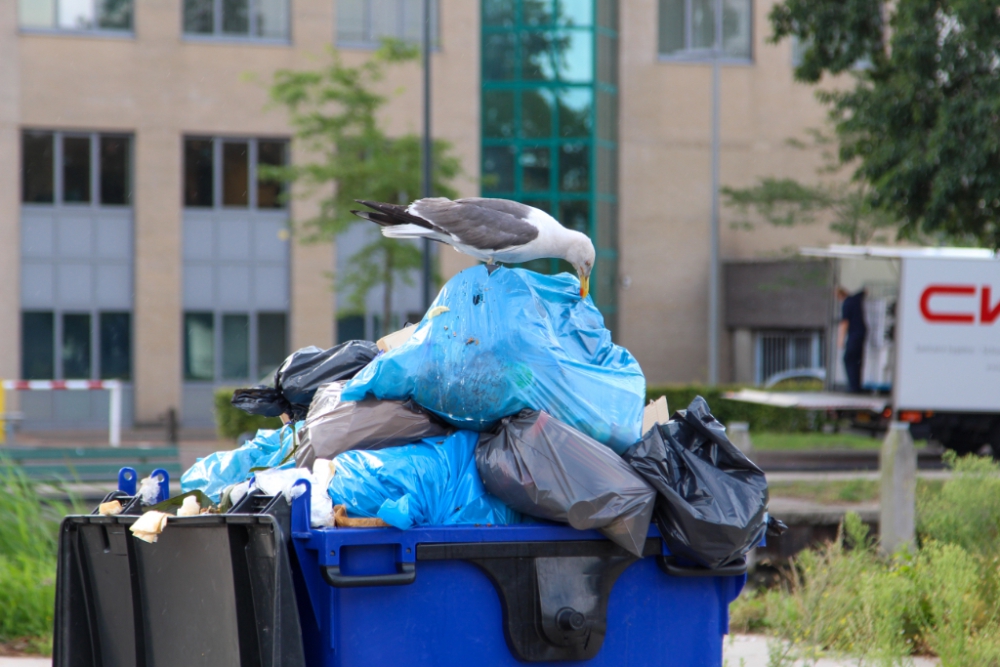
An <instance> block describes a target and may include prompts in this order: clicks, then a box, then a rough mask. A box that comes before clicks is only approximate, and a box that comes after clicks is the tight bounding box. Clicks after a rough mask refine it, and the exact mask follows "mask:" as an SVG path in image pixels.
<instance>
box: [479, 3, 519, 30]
mask: <svg viewBox="0 0 1000 667" xmlns="http://www.w3.org/2000/svg"><path fill="white" fill-rule="evenodd" d="M514 4H515V0H486V1H485V2H484V3H483V25H488V26H512V25H514Z"/></svg>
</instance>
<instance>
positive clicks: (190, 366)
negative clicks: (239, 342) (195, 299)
mask: <svg viewBox="0 0 1000 667" xmlns="http://www.w3.org/2000/svg"><path fill="white" fill-rule="evenodd" d="M214 378H215V325H214V320H213V316H212V313H184V379H186V380H212V379H214Z"/></svg>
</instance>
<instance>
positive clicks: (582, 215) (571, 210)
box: [559, 199, 590, 234]
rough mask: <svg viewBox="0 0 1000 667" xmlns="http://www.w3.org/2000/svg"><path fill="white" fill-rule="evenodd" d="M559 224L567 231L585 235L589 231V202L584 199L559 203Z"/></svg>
mask: <svg viewBox="0 0 1000 667" xmlns="http://www.w3.org/2000/svg"><path fill="white" fill-rule="evenodd" d="M559 222H561V223H562V226H563V227H566V228H567V229H575V230H576V231H578V232H582V233H584V234H586V233H587V232H588V230H589V229H590V202H589V201H587V200H586V199H579V200H577V199H573V200H568V201H562V202H560V203H559Z"/></svg>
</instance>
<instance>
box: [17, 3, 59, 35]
mask: <svg viewBox="0 0 1000 667" xmlns="http://www.w3.org/2000/svg"><path fill="white" fill-rule="evenodd" d="M17 5H18V22H19V23H20V24H21V27H22V28H52V27H53V26H54V25H55V22H56V3H55V0H18V3H17Z"/></svg>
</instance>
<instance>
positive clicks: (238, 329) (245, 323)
mask: <svg viewBox="0 0 1000 667" xmlns="http://www.w3.org/2000/svg"><path fill="white" fill-rule="evenodd" d="M249 376H250V317H249V316H247V315H223V316H222V377H223V379H225V380H239V379H244V378H247V377H249Z"/></svg>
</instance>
